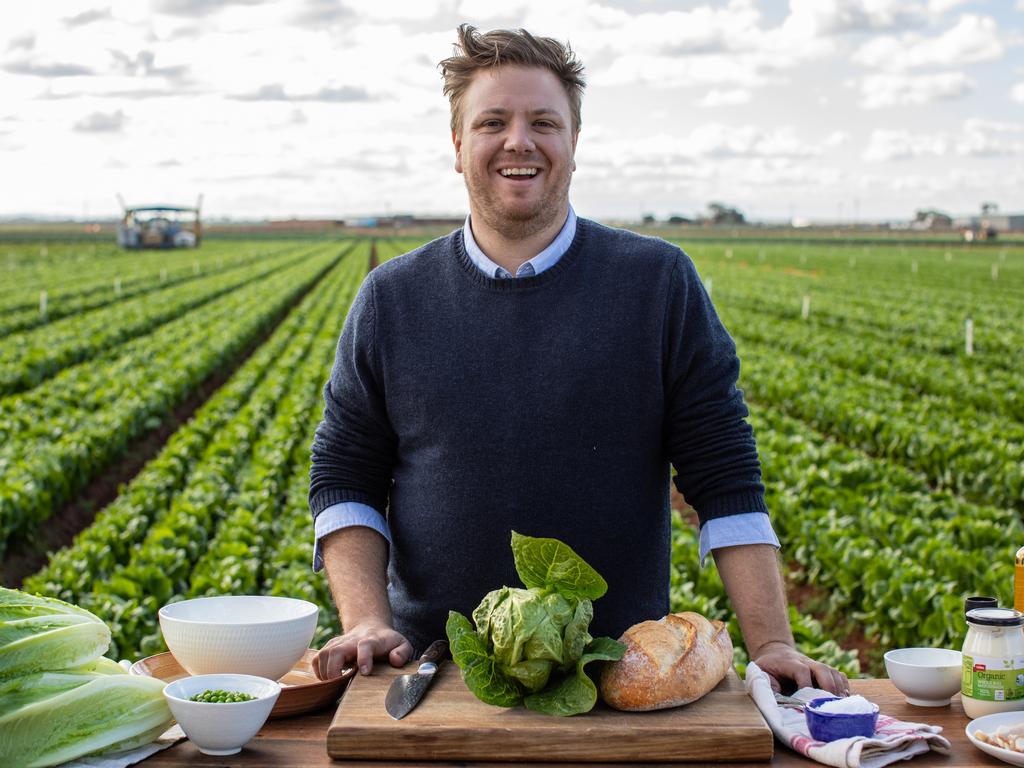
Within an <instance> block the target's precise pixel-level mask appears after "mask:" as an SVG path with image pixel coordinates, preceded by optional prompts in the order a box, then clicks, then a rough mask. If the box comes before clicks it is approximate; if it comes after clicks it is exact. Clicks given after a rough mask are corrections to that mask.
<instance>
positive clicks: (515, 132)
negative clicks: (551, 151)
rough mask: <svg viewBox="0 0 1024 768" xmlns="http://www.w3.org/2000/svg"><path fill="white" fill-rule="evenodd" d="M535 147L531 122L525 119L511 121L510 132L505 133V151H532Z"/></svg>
mask: <svg viewBox="0 0 1024 768" xmlns="http://www.w3.org/2000/svg"><path fill="white" fill-rule="evenodd" d="M534 148H535V146H534V143H533V137H532V136H531V135H530V124H529V123H528V122H526V121H523V120H513V121H512V122H511V123H509V127H508V133H507V134H506V135H505V151H506V152H532V151H533V150H534Z"/></svg>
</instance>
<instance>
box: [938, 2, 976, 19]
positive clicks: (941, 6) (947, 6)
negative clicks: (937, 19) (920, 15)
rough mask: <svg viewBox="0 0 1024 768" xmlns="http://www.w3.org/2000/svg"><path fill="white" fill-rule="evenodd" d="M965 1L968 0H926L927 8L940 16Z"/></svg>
mask: <svg viewBox="0 0 1024 768" xmlns="http://www.w3.org/2000/svg"><path fill="white" fill-rule="evenodd" d="M967 2H970V0H928V10H929V11H931V12H932V13H934V14H936V15H939V16H941V15H942V14H944V13H946V12H947V11H951V10H953V9H954V8H957V7H959V6H961V5H963V4H964V3H967Z"/></svg>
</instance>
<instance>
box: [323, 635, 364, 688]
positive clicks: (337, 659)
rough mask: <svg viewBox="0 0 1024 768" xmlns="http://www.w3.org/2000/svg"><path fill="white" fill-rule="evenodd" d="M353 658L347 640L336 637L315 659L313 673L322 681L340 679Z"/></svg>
mask: <svg viewBox="0 0 1024 768" xmlns="http://www.w3.org/2000/svg"><path fill="white" fill-rule="evenodd" d="M352 656H354V653H353V651H352V649H351V646H350V644H349V643H346V641H345V638H343V637H335V638H333V639H331V640H330V641H329V642H328V643H327V644H326V645H325V646H324V647H323V648H321V649H320V650H319V652H318V653H317V655H316V656H315V657H314V658H313V672H314V674H316V676H317V678H319V679H320V680H332V679H334V678H336V677H340V676H341V672H342V670H343V669H345V667H346V666H347V663H348V661H349V659H351V658H352Z"/></svg>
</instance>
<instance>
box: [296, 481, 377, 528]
mask: <svg viewBox="0 0 1024 768" xmlns="http://www.w3.org/2000/svg"><path fill="white" fill-rule="evenodd" d="M347 501H354V502H356V503H357V504H365V505H366V506H368V507H373V508H374V509H375V510H377V514H380V515H381V516H383V513H381V512H380V511H379V510H380V509H382V507H383V505H381V504H380V503H379V499H378V498H377V497H375V496H374V495H373V494H370V493H366V492H365V491H357V490H355V489H352V488H325V489H324V490H322V491H320V492H319V493H317V494H316V495H315V496H311V497H310V499H309V510H310V512H312V513H313V520H314V521H316V518H317V516H318V515H319V514H320V513H321V512H323V511H324V510H325V509H327V508H328V507H333V506H334V505H335V504H344V503H345V502H347Z"/></svg>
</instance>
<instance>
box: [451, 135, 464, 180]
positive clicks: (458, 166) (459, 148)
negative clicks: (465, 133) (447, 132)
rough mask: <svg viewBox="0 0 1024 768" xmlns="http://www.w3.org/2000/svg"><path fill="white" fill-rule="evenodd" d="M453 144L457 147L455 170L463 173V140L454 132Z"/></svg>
mask: <svg viewBox="0 0 1024 768" xmlns="http://www.w3.org/2000/svg"><path fill="white" fill-rule="evenodd" d="M452 144H453V145H455V170H456V172H457V173H462V139H461V138H459V134H458V133H456V132H455V131H452Z"/></svg>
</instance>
